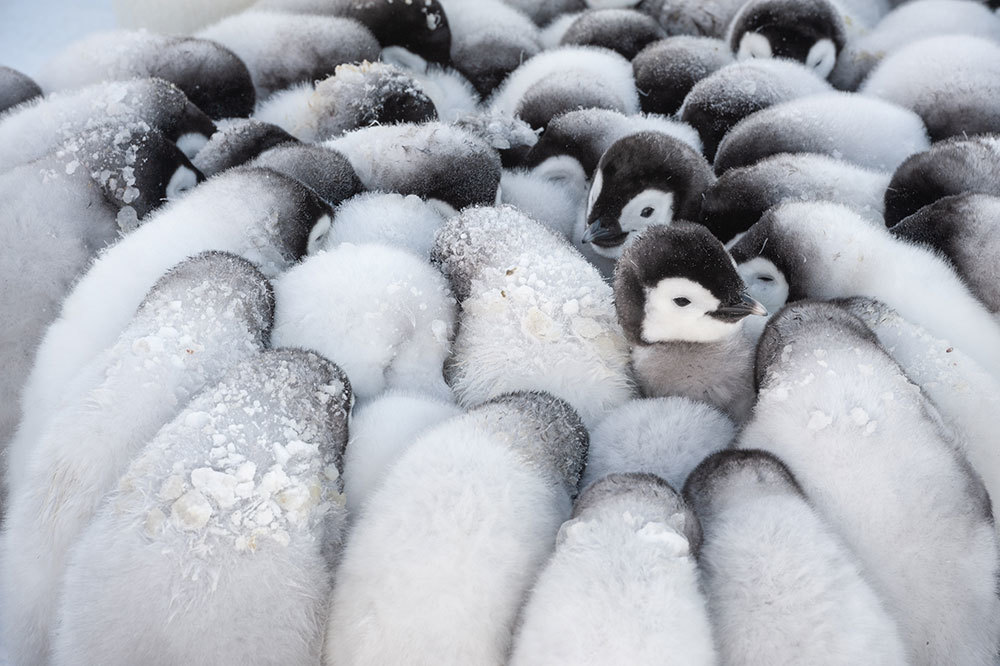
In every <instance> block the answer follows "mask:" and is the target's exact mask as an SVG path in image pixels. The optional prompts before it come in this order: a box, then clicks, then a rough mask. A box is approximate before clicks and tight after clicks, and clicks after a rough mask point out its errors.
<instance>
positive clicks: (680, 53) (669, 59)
mask: <svg viewBox="0 0 1000 666" xmlns="http://www.w3.org/2000/svg"><path fill="white" fill-rule="evenodd" d="M732 61H733V56H732V53H731V52H730V50H729V46H728V45H727V44H726V43H725V42H724V41H722V40H721V39H714V38H712V37H695V36H692V35H679V36H676V37H668V38H667V39H663V40H660V41H658V42H653V43H652V44H650V45H649V46H647V47H646V48H644V49H643V50H642V51H640V52H639V53H638V54H637V55H636V56H635V57H634V58H633V59H632V72H633V74H634V75H635V85H636V88H638V89H639V103H640V104H641V105H642V110H643V111H644V112H645V113H662V114H663V115H673V114H674V113H676V112H677V110H678V109H680V108H681V104H683V102H684V98H685V97H687V94H688V93H689V92H690V90H691V88H693V87H694V85H695V84H696V83H698V81H701V80H702V79H704V78H705V77H706V76H708V75H709V74H711V73H712V72H714V71H716V70H718V69H720V68H721V67H724V66H726V65H728V64H729V63H731V62H732Z"/></svg>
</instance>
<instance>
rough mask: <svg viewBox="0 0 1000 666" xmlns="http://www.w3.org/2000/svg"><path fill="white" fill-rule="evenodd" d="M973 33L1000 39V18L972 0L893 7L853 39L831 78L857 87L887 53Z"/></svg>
mask: <svg viewBox="0 0 1000 666" xmlns="http://www.w3.org/2000/svg"><path fill="white" fill-rule="evenodd" d="M937 35H969V36H974V37H984V38H987V39H992V40H994V41H1000V17H998V16H997V15H996V14H995V13H994V12H992V11H990V9H989V8H987V7H985V6H984V5H983V4H982V3H979V2H970V1H969V0H915V1H913V2H907V3H904V4H902V5H900V6H899V7H896V8H895V9H893V11H892V12H890V13H889V14H886V16H885V17H884V18H883V19H882V20H881V21H879V22H878V24H877V25H875V27H873V28H872V29H871V31H870V32H868V33H867V34H864V35H860V36H858V37H857V38H856V39H852V40H849V41H848V42H847V44H846V45H845V47H844V49H843V50H842V51H841V53H840V54H839V55H838V56H837V65H836V67H835V68H834V70H833V73H832V74H831V75H830V80H831V81H832V82H833V83H834V85H836V86H837V87H838V88H841V89H843V90H854V89H856V88H857V87H858V86H859V85H860V84H861V82H862V81H863V80H864V78H865V77H866V76H867V75H868V74H869V72H871V70H872V69H873V68H874V67H875V66H877V65H878V63H879V62H881V60H882V59H883V58H885V57H886V56H887V55H890V54H891V53H893V52H895V51H897V50H899V49H900V48H902V47H904V46H906V45H907V44H911V43H913V42H916V41H919V40H921V39H924V38H926V37H934V36H937Z"/></svg>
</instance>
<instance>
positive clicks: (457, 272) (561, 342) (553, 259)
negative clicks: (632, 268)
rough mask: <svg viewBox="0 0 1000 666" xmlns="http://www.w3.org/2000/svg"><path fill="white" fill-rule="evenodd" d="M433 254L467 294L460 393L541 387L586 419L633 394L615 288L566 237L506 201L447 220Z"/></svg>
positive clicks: (454, 381) (470, 397)
mask: <svg viewBox="0 0 1000 666" xmlns="http://www.w3.org/2000/svg"><path fill="white" fill-rule="evenodd" d="M432 260H433V261H434V262H435V263H437V264H438V265H439V267H440V268H441V270H442V272H443V273H444V274H445V275H447V276H448V278H449V279H450V281H451V286H452V290H453V292H454V293H455V295H456V297H457V298H458V300H459V302H460V303H461V316H460V317H461V318H460V325H459V329H458V334H457V336H456V338H455V342H454V345H453V346H452V349H453V353H452V356H451V358H450V359H449V361H448V365H447V366H446V369H445V370H446V372H445V376H446V379H447V381H448V383H449V384H450V386H451V388H452V390H453V391H454V392H455V397H456V398H457V400H458V403H459V404H460V405H463V406H470V405H474V404H477V403H479V402H481V401H483V400H487V399H489V398H492V397H495V396H497V395H500V394H503V393H506V392H509V391H521V390H542V391H548V392H551V393H552V394H553V395H556V396H559V397H560V398H562V399H563V400H566V401H567V402H569V403H570V404H571V405H573V407H574V408H575V409H576V410H577V411H578V412H579V413H580V416H581V418H583V420H584V422H585V423H586V424H587V425H588V426H593V425H595V424H596V423H597V421H598V420H600V418H601V417H602V416H603V415H604V413H605V412H607V410H609V409H612V408H614V407H617V406H618V405H620V404H622V403H623V402H625V401H626V400H628V399H629V398H630V397H631V395H632V387H631V383H630V379H629V376H628V350H627V347H626V343H625V339H624V337H623V336H622V333H621V329H620V328H619V327H618V323H617V322H616V321H615V316H614V310H613V305H612V302H611V300H612V294H611V289H610V287H608V285H607V284H606V283H605V282H604V280H602V279H601V276H600V275H599V274H598V273H597V271H596V269H595V268H594V267H593V266H591V265H590V264H589V263H587V261H586V260H585V259H584V258H583V257H581V256H580V255H579V253H577V252H576V251H575V250H574V249H573V248H572V247H570V246H569V244H568V243H566V242H565V241H564V240H563V239H561V238H558V237H557V236H555V235H554V234H553V233H551V232H550V231H548V230H547V229H545V228H544V227H542V226H541V225H540V224H538V223H537V222H535V221H534V220H532V219H530V218H528V217H527V216H525V215H524V214H523V213H521V212H519V211H518V210H516V209H514V208H510V207H508V206H501V207H498V208H471V209H468V210H466V211H464V212H463V213H462V214H461V215H460V216H457V217H453V218H451V219H450V220H448V221H447V222H445V224H444V225H443V226H442V227H441V230H440V231H439V232H438V236H437V241H436V244H435V247H434V250H433V253H432Z"/></svg>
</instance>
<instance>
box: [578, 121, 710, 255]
mask: <svg viewBox="0 0 1000 666" xmlns="http://www.w3.org/2000/svg"><path fill="white" fill-rule="evenodd" d="M713 181H714V176H713V174H712V169H711V167H710V166H709V165H708V162H707V161H706V160H705V158H704V157H702V156H701V154H699V153H698V152H697V151H695V150H694V149H693V148H691V147H690V146H688V145H687V144H685V143H683V142H682V141H680V140H678V139H676V138H674V137H671V136H667V135H666V134H662V133H660V132H638V133H636V134H631V135H629V136H626V137H623V138H621V139H619V140H618V141H616V142H615V143H613V144H612V145H611V147H610V148H608V149H607V151H605V153H604V155H602V156H601V160H600V162H598V164H597V169H596V170H595V172H594V179H593V182H592V184H591V187H590V196H589V198H588V200H587V216H586V229H585V231H584V233H583V236H582V238H581V241H582V242H584V243H590V244H591V245H592V246H593V248H594V252H596V253H597V254H599V255H601V256H604V257H608V258H610V259H617V258H618V257H620V256H621V254H622V251H623V249H624V247H625V245H626V242H627V241H629V240H630V236H632V237H634V234H635V233H637V232H639V231H642V230H643V229H646V228H647V227H650V226H653V225H664V224H670V223H671V221H673V220H674V219H676V218H680V219H689V220H690V219H696V218H697V217H698V213H699V211H700V209H701V197H702V194H703V193H704V192H705V190H706V189H708V187H709V186H710V185H711V184H712V182H713Z"/></svg>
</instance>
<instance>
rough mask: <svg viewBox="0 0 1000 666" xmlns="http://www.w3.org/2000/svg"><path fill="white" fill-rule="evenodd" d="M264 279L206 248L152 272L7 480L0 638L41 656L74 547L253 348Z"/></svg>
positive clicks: (267, 309) (267, 297) (268, 311)
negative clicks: (145, 450) (162, 431)
mask: <svg viewBox="0 0 1000 666" xmlns="http://www.w3.org/2000/svg"><path fill="white" fill-rule="evenodd" d="M272 311H273V297H272V294H271V289H270V285H268V283H267V282H266V280H265V279H264V278H263V276H262V275H260V273H259V272H257V270H256V269H255V268H253V266H252V265H251V264H249V262H246V261H244V260H241V259H238V258H237V257H235V256H233V255H226V254H222V253H209V254H204V255H200V256H198V257H196V258H194V259H191V260H188V261H187V262H184V263H183V264H181V265H179V266H178V267H176V268H174V269H173V270H171V271H170V272H168V273H167V274H166V276H164V277H163V278H161V279H160V280H159V281H158V282H157V284H156V286H154V287H153V290H152V291H151V292H150V294H149V295H148V296H147V298H146V300H145V302H144V303H143V304H142V306H140V308H139V311H138V313H137V314H136V316H135V317H134V318H133V320H132V322H131V324H130V325H129V326H128V328H126V329H125V330H124V331H123V332H122V335H121V336H120V337H119V339H118V341H117V342H116V343H115V344H114V345H113V346H111V347H109V348H108V349H107V350H105V351H104V352H102V353H101V354H100V355H99V356H98V357H97V358H95V359H94V360H93V361H92V362H91V363H90V364H88V365H87V366H86V367H85V368H83V370H82V371H81V372H80V374H79V375H77V377H76V378H74V380H73V386H72V387H69V388H67V393H68V394H69V395H71V396H73V398H72V399H71V400H67V401H65V402H64V403H63V404H62V405H61V406H60V408H59V409H58V410H57V412H56V413H55V414H54V415H53V416H52V418H51V420H50V421H49V423H48V425H47V427H46V428H45V430H44V432H43V433H42V435H41V437H40V438H39V440H38V441H37V442H36V443H35V444H34V445H33V446H32V448H31V450H30V451H28V452H27V459H26V464H25V469H24V470H23V475H18V476H13V477H12V478H11V484H10V490H11V491H12V493H11V495H10V503H9V508H8V510H7V514H6V523H5V529H4V535H3V555H2V556H3V560H4V570H3V571H4V576H3V595H4V597H5V598H7V599H18V603H17V605H16V606H14V607H12V608H11V609H10V610H9V611H8V612H7V613H6V616H5V620H4V623H3V625H4V628H5V641H4V642H5V643H6V645H7V646H8V647H9V648H10V649H11V650H12V651H13V653H14V654H16V655H18V657H19V660H20V661H24V662H31V661H36V660H38V659H42V658H43V655H44V654H45V653H46V652H47V651H48V647H49V646H48V641H49V637H50V635H51V632H52V631H53V628H54V616H55V611H56V604H57V601H58V599H59V590H60V587H61V581H62V575H63V569H64V566H65V563H66V557H67V554H68V551H69V549H70V548H71V546H72V545H73V544H74V543H75V542H76V540H77V538H78V537H79V535H80V533H81V532H82V531H83V530H84V529H85V527H86V526H87V525H88V524H89V522H90V521H91V519H92V518H93V515H94V514H95V513H96V511H97V508H98V506H99V505H100V502H101V499H102V498H103V497H104V494H105V493H106V492H108V491H109V490H111V489H112V488H113V487H114V485H115V482H116V481H117V480H118V478H119V477H120V476H121V475H122V473H123V472H124V471H125V469H126V467H127V466H128V463H129V461H130V460H131V458H132V457H133V456H134V455H135V454H136V453H138V451H140V450H141V449H142V447H143V446H144V445H145V444H146V442H147V441H148V440H149V439H151V438H152V437H153V436H154V435H155V434H156V432H157V430H159V428H160V427H161V426H162V425H163V424H164V423H167V422H168V421H170V420H171V419H172V418H173V417H174V415H175V414H176V413H177V412H178V411H180V410H181V408H182V407H183V406H184V405H185V404H186V403H187V402H188V400H190V399H191V397H192V396H193V395H194V394H195V393H197V392H198V391H199V390H200V389H201V388H202V387H204V386H205V385H211V384H214V383H216V382H217V381H218V380H219V379H220V378H221V377H222V375H223V373H224V372H225V371H226V370H227V369H228V368H229V367H231V366H232V365H234V364H235V363H237V362H239V361H241V360H242V359H245V358H247V357H249V356H251V355H252V354H255V353H256V352H258V351H260V349H261V348H262V346H263V343H264V340H265V338H266V335H267V331H268V329H269V328H270V324H271V316H272Z"/></svg>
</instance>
